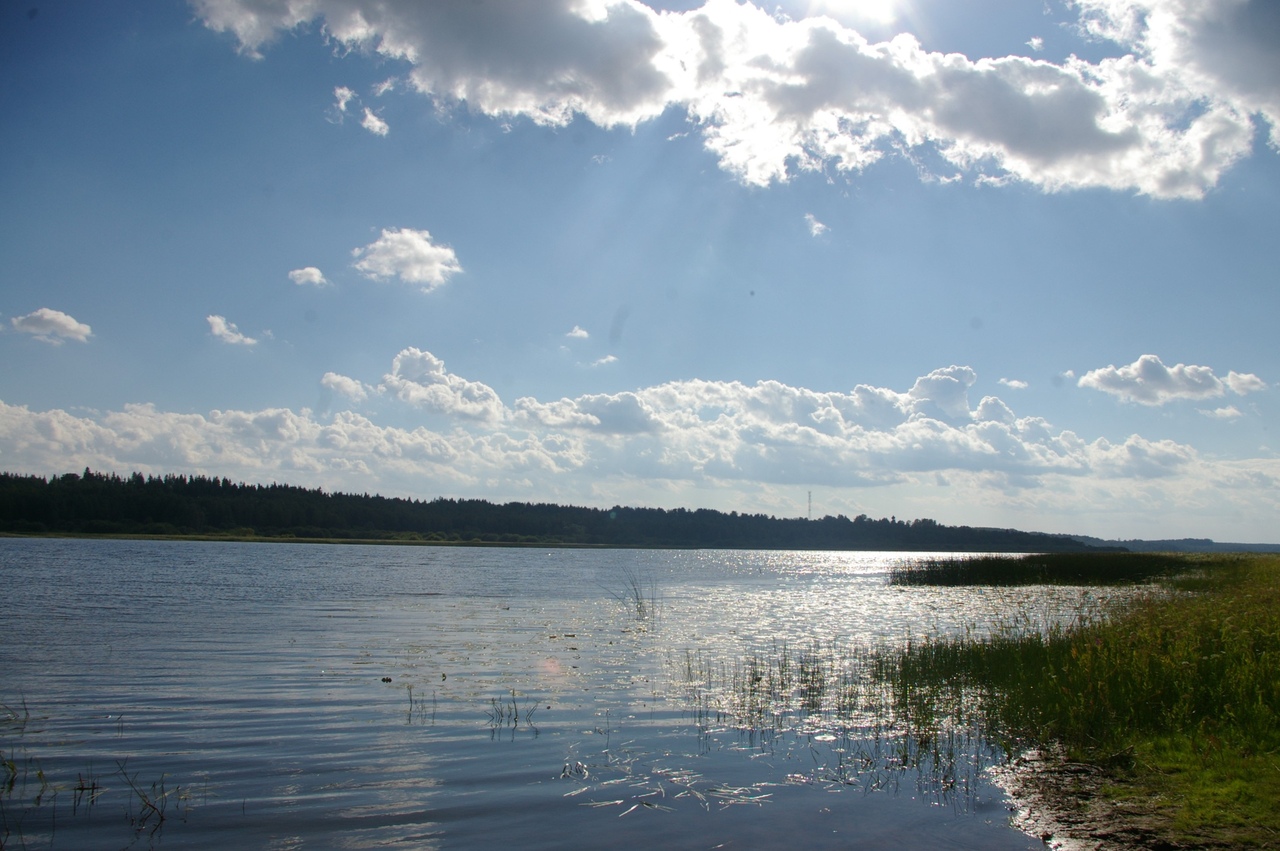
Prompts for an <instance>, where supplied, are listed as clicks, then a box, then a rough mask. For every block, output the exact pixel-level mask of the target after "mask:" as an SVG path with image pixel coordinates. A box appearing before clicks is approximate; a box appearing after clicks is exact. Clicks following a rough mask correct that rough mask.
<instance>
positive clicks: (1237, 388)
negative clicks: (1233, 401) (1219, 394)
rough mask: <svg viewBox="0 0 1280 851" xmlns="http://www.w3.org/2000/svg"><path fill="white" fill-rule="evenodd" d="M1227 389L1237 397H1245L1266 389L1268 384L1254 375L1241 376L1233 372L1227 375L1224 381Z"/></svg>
mask: <svg viewBox="0 0 1280 851" xmlns="http://www.w3.org/2000/svg"><path fill="white" fill-rule="evenodd" d="M1224 382H1225V383H1226V385H1227V387H1228V388H1229V389H1230V390H1231V392H1232V393H1235V394H1236V395H1237V396H1243V395H1245V394H1246V393H1255V392H1257V391H1259V390H1265V389H1266V386H1267V385H1266V382H1264V381H1263V380H1262V379H1261V378H1259V377H1258V376H1256V375H1253V374H1252V373H1244V374H1241V373H1239V372H1236V371H1235V370H1232V371H1231V372H1228V373H1227V377H1226V378H1225V379H1224Z"/></svg>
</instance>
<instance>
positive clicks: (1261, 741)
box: [877, 555, 1280, 847]
mask: <svg viewBox="0 0 1280 851" xmlns="http://www.w3.org/2000/svg"><path fill="white" fill-rule="evenodd" d="M1080 558H1081V557H1080V556H1073V557H1069V559H1074V560H1079V559H1080ZM1089 558H1096V556H1089ZM1110 558H1112V559H1114V557H1110ZM1129 558H1133V557H1129ZM1161 558H1162V559H1164V560H1166V562H1168V561H1174V562H1176V565H1177V566H1179V567H1181V568H1182V575H1181V576H1179V577H1178V578H1175V579H1171V580H1169V581H1168V582H1167V583H1166V587H1167V589H1168V590H1167V592H1165V593H1156V592H1152V593H1147V594H1143V595H1140V596H1139V597H1138V598H1137V599H1136V600H1135V601H1132V602H1130V603H1128V604H1127V605H1125V606H1124V607H1123V608H1121V609H1116V610H1113V611H1110V612H1107V613H1106V614H1105V615H1104V616H1099V617H1092V618H1086V617H1082V618H1081V619H1079V620H1078V621H1077V622H1076V623H1075V624H1073V625H1071V626H1068V627H1064V628H1058V629H1053V630H1051V631H1050V632H1048V633H1047V634H1044V633H1040V632H1035V631H1031V630H1019V629H1014V628H1007V629H1005V630H1002V631H998V632H997V633H996V634H995V635H993V636H991V637H986V638H973V637H966V638H961V639H954V640H929V641H925V642H923V643H914V644H912V645H911V646H909V647H907V648H905V649H903V650H901V651H897V652H891V653H889V654H886V655H884V656H883V657H882V658H881V659H880V661H879V665H878V671H877V673H878V676H879V677H880V678H882V680H883V681H884V682H886V683H887V684H888V685H889V686H890V688H891V690H892V692H893V694H894V695H895V701H896V703H897V705H898V707H899V710H900V711H901V712H903V713H907V714H910V715H913V716H915V717H919V718H931V717H941V716H943V715H951V716H953V717H955V716H960V717H967V718H969V719H971V720H977V721H980V722H981V723H982V724H983V726H984V727H985V728H986V729H987V730H989V731H992V732H993V733H994V734H996V735H997V736H998V737H999V738H1001V739H1002V740H1003V741H1004V743H1005V745H1006V747H1007V748H1008V749H1010V751H1011V752H1012V751H1016V750H1018V749H1021V748H1025V747H1040V748H1042V749H1050V748H1055V747H1057V748H1062V749H1064V750H1065V753H1066V754H1067V758H1068V759H1070V760H1073V761H1079V762H1086V763H1091V764H1094V765H1099V766H1102V767H1104V768H1106V769H1107V771H1108V777H1109V778H1110V779H1109V784H1108V786H1107V787H1106V789H1105V790H1104V794H1105V795H1107V796H1109V797H1111V798H1113V799H1122V800H1125V801H1130V802H1132V801H1146V802H1148V803H1149V804H1150V807H1149V809H1151V810H1152V811H1159V812H1162V813H1166V814H1167V815H1168V818H1167V819H1166V821H1167V824H1162V830H1163V831H1166V832H1167V838H1168V839H1169V840H1170V841H1173V842H1180V843H1184V844H1189V845H1193V846H1197V847H1205V846H1222V847H1280V807H1277V803H1278V802H1280V557H1276V556H1236V555H1228V556H1199V557H1192V556H1187V557H1182V556H1176V557H1174V556H1162V557H1161ZM1143 561H1144V562H1147V561H1148V560H1145V559H1144V560H1143ZM1120 567H1123V565H1120ZM1168 567H1169V565H1168V564H1167V563H1166V565H1165V568H1162V570H1165V572H1167V568H1168ZM1109 569H1110V568H1109ZM1146 569H1147V565H1146V564H1141V565H1138V566H1137V568H1136V569H1135V570H1134V571H1130V573H1135V574H1140V573H1142V572H1143V571H1145V570H1146Z"/></svg>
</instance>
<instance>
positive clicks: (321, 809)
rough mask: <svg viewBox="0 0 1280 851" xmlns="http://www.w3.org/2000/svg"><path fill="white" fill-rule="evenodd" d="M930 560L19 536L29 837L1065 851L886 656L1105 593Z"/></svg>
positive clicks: (13, 766)
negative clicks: (1054, 848)
mask: <svg viewBox="0 0 1280 851" xmlns="http://www.w3.org/2000/svg"><path fill="white" fill-rule="evenodd" d="M908 557H912V556H909V555H904V554H900V553H897V554H891V553H829V552H763V551H650V550H560V549H552V550H544V549H500V548H444V547H391V546H386V547H379V546H340V545H330V546H325V545H303V544H297V545H294V544H242V543H212V542H208V543H206V542H180V541H116V540H110V541H107V540H101V541H100V540H71V539H20V538H11V539H0V588H2V589H3V592H2V594H0V596H2V598H3V607H2V608H0V627H3V635H4V640H3V642H2V643H0V704H3V707H0V762H3V763H4V766H3V767H2V768H0V781H4V784H5V786H4V788H3V789H0V817H2V823H0V846H3V847H4V848H9V847H13V848H49V847H52V848H94V849H97V848H125V847H134V848H148V847H158V848H163V847H167V848H226V847H246V848H279V849H291V848H374V847H384V846H395V847H401V848H442V849H449V848H489V847H512V848H563V847H567V846H574V847H577V848H606V847H609V848H612V847H669V848H708V849H710V848H767V847H780V846H786V845H803V846H804V847H806V848H817V849H821V848H842V849H848V848H883V847H888V846H897V847H911V848H957V849H979V848H981V849H1001V848H1007V849H1027V848H1042V847H1043V845H1042V843H1041V842H1040V841H1039V840H1038V839H1033V838H1031V837H1028V836H1026V835H1024V834H1022V833H1020V832H1019V831H1017V830H1016V829H1014V828H1013V827H1011V826H1010V810H1009V805H1008V803H1007V802H1006V800H1005V797H1004V795H1003V793H1002V791H1001V790H1000V789H999V788H998V787H996V786H995V785H994V784H993V782H992V779H991V777H990V775H989V773H988V772H987V769H988V768H989V767H990V766H992V765H993V764H998V763H999V762H1000V760H1001V759H1002V757H1003V755H1002V754H1001V753H1000V751H999V749H998V748H997V747H995V746H994V745H992V744H990V743H988V742H986V741H984V740H983V738H982V736H981V735H980V731H975V730H966V729H954V730H950V731H948V733H947V735H946V736H936V737H934V738H933V739H932V740H931V741H928V742H923V741H919V740H918V739H917V737H915V736H913V735H912V733H911V731H909V730H908V729H906V728H905V727H904V726H903V723H902V722H901V720H900V719H894V718H892V717H885V716H884V714H883V711H882V710H877V702H876V700H875V693H874V687H873V686H872V685H870V684H868V682H867V681H866V679H865V675H864V674H863V673H860V669H859V668H858V667H857V665H856V662H857V660H858V659H859V658H862V656H864V655H865V653H866V652H867V651H868V650H869V649H872V648H875V647H884V646H892V645H894V644H896V643H900V642H903V641H906V640H908V639H909V638H912V637H914V638H917V639H918V638H920V637H922V636H925V635H938V634H952V633H956V632H958V631H961V630H965V629H977V630H983V629H987V628H990V626H991V625H992V624H994V623H996V622H999V621H1010V620H1017V621H1018V622H1019V623H1022V624H1030V625H1032V626H1033V627H1034V626H1037V625H1045V624H1048V623H1052V622H1054V621H1055V620H1056V619H1058V618H1062V617H1066V616H1069V615H1070V614H1072V613H1074V612H1075V611H1076V610H1077V608H1078V607H1080V606H1081V605H1090V604H1092V603H1093V602H1096V601H1097V600H1099V599H1101V597H1102V595H1103V592H1101V591H1100V590H1099V589H1054V588H1024V589H1013V590H1010V589H980V588H967V589H928V588H910V589H908V588H899V587H893V586H890V585H889V584H888V568H889V566H890V565H891V564H893V563H894V562H895V560H898V559H902V558H908Z"/></svg>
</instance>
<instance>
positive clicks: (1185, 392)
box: [1077, 355, 1266, 406]
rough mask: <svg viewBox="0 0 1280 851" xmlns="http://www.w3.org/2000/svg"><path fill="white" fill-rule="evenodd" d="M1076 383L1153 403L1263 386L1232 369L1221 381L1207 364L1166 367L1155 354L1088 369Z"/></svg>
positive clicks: (1210, 396) (1126, 398) (1203, 396)
mask: <svg viewBox="0 0 1280 851" xmlns="http://www.w3.org/2000/svg"><path fill="white" fill-rule="evenodd" d="M1077 384H1078V385H1079V386H1080V387H1090V388H1092V389H1094V390H1101V391H1102V392H1104V393H1110V394H1111V395H1113V396H1115V397H1117V398H1119V399H1121V400H1123V401H1125V402H1137V403H1138V404H1140V405H1152V406H1155V405H1164V404H1166V403H1168V402H1173V401H1176V400H1181V399H1212V398H1216V397H1218V396H1222V395H1223V394H1224V393H1225V392H1226V390H1227V389H1230V390H1231V391H1232V392H1233V393H1236V394H1238V395H1243V394H1245V393H1249V392H1252V391H1255V390H1261V389H1262V388H1263V387H1265V386H1266V385H1265V384H1264V383H1263V382H1262V380H1261V379H1259V378H1258V376H1256V375H1252V374H1247V373H1246V374H1241V373H1237V372H1231V373H1228V375H1227V380H1226V381H1223V380H1222V379H1220V378H1218V377H1217V376H1216V375H1214V373H1213V370H1212V369H1210V368H1209V367H1207V366H1187V365H1184V364H1177V365H1175V366H1171V367H1170V366H1165V365H1164V363H1162V362H1161V360H1160V358H1158V357H1156V356H1155V355H1143V356H1142V357H1140V358H1138V359H1137V360H1136V361H1134V362H1133V363H1131V364H1129V365H1128V366H1121V367H1117V366H1115V365H1111V366H1106V367H1103V368H1102V369H1094V370H1090V371H1089V372H1086V373H1085V374H1084V375H1082V376H1080V380H1079V381H1078V382H1077Z"/></svg>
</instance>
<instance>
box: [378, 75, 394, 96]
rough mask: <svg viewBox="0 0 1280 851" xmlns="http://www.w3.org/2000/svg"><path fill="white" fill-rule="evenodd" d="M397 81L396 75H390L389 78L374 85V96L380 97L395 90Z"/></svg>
mask: <svg viewBox="0 0 1280 851" xmlns="http://www.w3.org/2000/svg"><path fill="white" fill-rule="evenodd" d="M396 82H397V81H396V78H395V77H388V78H387V79H385V80H383V81H382V82H381V83H378V85H376V86H374V87H373V96H374V97H376V98H380V97H382V96H383V95H385V94H386V93H387V92H390V91H394V90H395V87H396Z"/></svg>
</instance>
